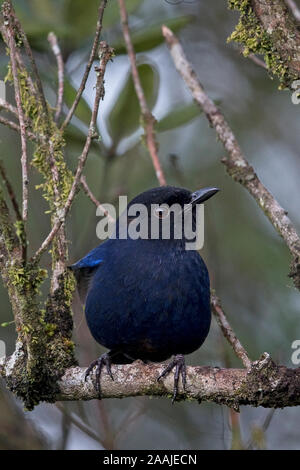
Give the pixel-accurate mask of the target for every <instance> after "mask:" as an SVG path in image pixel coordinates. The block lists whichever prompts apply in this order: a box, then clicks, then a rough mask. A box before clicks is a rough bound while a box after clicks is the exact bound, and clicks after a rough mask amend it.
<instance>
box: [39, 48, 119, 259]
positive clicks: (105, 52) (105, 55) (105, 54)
mask: <svg viewBox="0 0 300 470" xmlns="http://www.w3.org/2000/svg"><path fill="white" fill-rule="evenodd" d="M100 49H101V52H100V65H99V68H95V70H96V72H97V81H96V96H95V101H94V107H93V111H92V117H91V121H90V125H89V131H88V135H87V139H86V142H85V145H84V148H83V151H82V153H81V155H80V157H79V159H78V165H77V169H76V172H75V177H74V181H73V184H72V187H71V189H70V192H69V195H68V197H67V201H66V204H65V206H64V208H63V210H62V211H61V214H60V215H59V218H58V219H57V221H56V222H55V224H54V226H53V228H52V230H51V232H50V233H49V235H48V236H47V238H46V239H45V240H44V242H43V243H42V245H41V246H40V248H39V249H38V251H37V252H36V254H35V255H34V257H33V259H32V261H33V262H36V261H37V260H38V259H39V258H40V256H41V255H42V253H43V252H44V251H45V250H46V249H47V248H48V246H49V245H50V243H51V242H52V240H53V238H54V237H55V235H56V234H57V232H58V230H59V229H60V227H61V225H62V224H63V223H64V221H65V219H66V216H67V214H68V212H69V210H70V208H71V205H72V202H73V200H74V197H75V195H76V193H77V190H78V186H79V184H80V179H81V175H82V171H83V168H84V165H85V163H86V159H87V157H88V153H89V150H90V146H91V143H92V140H93V138H95V128H96V122H97V116H98V109H99V103H100V99H101V98H103V96H104V86H103V83H104V73H105V69H106V65H107V63H108V61H109V60H110V59H111V57H112V55H113V49H112V48H111V47H109V46H108V45H107V43H106V42H104V41H103V42H101V43H100Z"/></svg>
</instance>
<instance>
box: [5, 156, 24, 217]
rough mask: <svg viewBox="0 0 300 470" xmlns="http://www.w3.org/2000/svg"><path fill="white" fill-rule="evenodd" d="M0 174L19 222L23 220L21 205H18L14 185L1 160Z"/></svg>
mask: <svg viewBox="0 0 300 470" xmlns="http://www.w3.org/2000/svg"><path fill="white" fill-rule="evenodd" d="M0 174H1V177H2V179H3V181H4V184H5V186H6V189H7V192H8V195H9V198H10V200H11V203H12V206H13V208H14V211H15V213H16V217H17V220H22V215H21V212H20V209H19V204H18V201H17V198H16V195H15V192H14V189H13V187H12V184H11V183H10V181H9V179H8V177H7V174H6V171H5V168H4V165H3V162H2V161H1V160H0Z"/></svg>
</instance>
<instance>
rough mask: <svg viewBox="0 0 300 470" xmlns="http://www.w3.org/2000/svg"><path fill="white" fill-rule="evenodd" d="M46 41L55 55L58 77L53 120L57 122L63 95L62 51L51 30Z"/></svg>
mask: <svg viewBox="0 0 300 470" xmlns="http://www.w3.org/2000/svg"><path fill="white" fill-rule="evenodd" d="M48 41H49V43H50V45H51V48H52V51H53V54H54V55H55V57H56V62H57V78H58V90H57V101H56V113H55V121H56V122H57V121H58V120H59V118H60V115H61V112H62V106H63V96H64V61H63V57H62V53H61V50H60V47H59V44H58V41H57V37H56V35H55V34H54V33H53V32H51V33H49V34H48Z"/></svg>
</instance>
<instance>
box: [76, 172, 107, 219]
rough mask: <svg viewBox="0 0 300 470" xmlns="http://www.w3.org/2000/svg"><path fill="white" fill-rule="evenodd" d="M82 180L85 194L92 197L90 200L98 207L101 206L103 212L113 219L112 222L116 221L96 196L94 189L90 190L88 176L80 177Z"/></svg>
mask: <svg viewBox="0 0 300 470" xmlns="http://www.w3.org/2000/svg"><path fill="white" fill-rule="evenodd" d="M80 182H81V185H82V188H83V190H84V192H85V194H86V195H87V196H88V197H89V198H90V200H91V201H92V202H93V204H95V206H96V207H101V209H102V211H103V214H104V215H105V216H106V217H107V218H108V219H109V220H110V221H111V222H114V221H115V219H114V218H113V217H112V216H111V215H110V213H109V212H108V211H107V210H106V209H105V207H103V206H102V204H101V203H100V202H99V201H98V200H97V199H96V198H95V196H94V194H93V193H92V191H91V190H90V188H89V186H88V184H87V182H86V178H85V176H81V178H80Z"/></svg>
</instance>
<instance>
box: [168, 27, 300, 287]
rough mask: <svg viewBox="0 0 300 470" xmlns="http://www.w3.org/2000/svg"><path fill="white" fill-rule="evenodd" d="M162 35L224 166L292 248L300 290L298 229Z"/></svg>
mask: <svg viewBox="0 0 300 470" xmlns="http://www.w3.org/2000/svg"><path fill="white" fill-rule="evenodd" d="M162 31H163V35H164V37H165V39H166V42H167V44H168V47H169V49H170V53H171V56H172V58H173V61H174V64H175V67H176V69H177V70H178V72H179V73H180V75H181V76H182V78H183V80H184V81H185V83H186V85H187V86H188V88H189V89H190V91H191V93H192V95H193V97H194V99H195V101H196V102H197V103H198V104H199V106H200V107H201V108H202V109H203V111H204V113H205V114H206V117H207V119H208V121H209V123H210V124H211V125H212V126H213V127H214V128H215V131H216V133H217V135H218V138H219V139H220V141H221V142H222V144H223V145H224V147H225V149H226V150H227V157H226V158H223V159H222V163H224V165H225V166H226V168H227V171H228V173H229V174H230V175H231V176H232V178H233V179H234V180H235V181H237V182H239V183H240V184H242V185H243V186H244V187H245V188H246V189H247V190H248V192H249V193H250V194H251V195H252V196H253V197H254V199H255V201H256V202H257V203H258V205H259V206H260V208H261V209H262V210H263V212H264V213H265V214H266V216H267V217H268V219H269V220H270V222H271V223H272V225H273V226H274V228H275V229H276V230H277V232H278V233H279V235H280V236H281V237H282V238H283V240H284V241H285V243H286V245H287V247H288V248H289V250H290V253H291V255H292V267H291V273H290V276H291V277H293V281H294V284H295V286H296V287H297V288H298V289H300V239H299V236H298V234H297V232H296V230H295V227H294V226H293V224H292V222H291V220H290V219H289V217H288V216H287V212H286V210H284V209H283V208H282V207H281V206H280V204H279V203H278V202H277V201H276V199H275V198H274V197H273V196H272V194H271V193H270V192H269V191H268V190H267V188H266V187H265V186H264V185H263V184H262V183H261V181H260V180H259V178H258V176H257V174H256V173H255V171H254V169H253V168H252V166H250V165H249V163H248V161H247V159H246V157H245V156H244V154H243V152H242V150H241V148H240V146H239V144H238V141H237V140H236V137H235V135H234V133H233V131H232V130H231V128H230V126H229V125H228V123H227V121H226V120H225V118H224V116H223V114H222V113H221V111H220V109H219V108H218V107H217V106H216V105H215V103H214V102H213V101H212V100H211V99H210V98H209V97H208V96H207V94H206V93H205V91H204V89H203V87H202V85H201V83H200V82H199V80H198V78H197V76H196V73H195V71H194V70H193V68H192V66H191V64H190V63H189V62H188V60H187V58H186V56H185V53H184V51H183V49H182V46H181V44H180V42H179V41H178V39H177V38H176V36H175V35H174V34H173V33H172V31H171V30H170V29H169V28H167V27H166V26H163V29H162Z"/></svg>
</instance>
